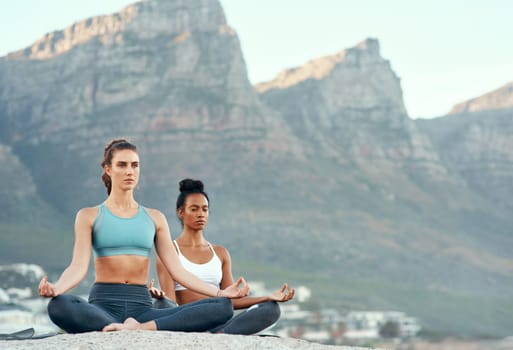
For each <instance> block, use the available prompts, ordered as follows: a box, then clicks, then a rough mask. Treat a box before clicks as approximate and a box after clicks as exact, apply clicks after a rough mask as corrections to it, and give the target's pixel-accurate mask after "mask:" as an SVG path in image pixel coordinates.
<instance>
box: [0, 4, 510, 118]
mask: <svg viewBox="0 0 513 350" xmlns="http://www.w3.org/2000/svg"><path fill="white" fill-rule="evenodd" d="M169 1H171V0H169ZM132 2H133V1H130V0H87V1H86V0H82V1H69V0H45V1H43V0H16V1H2V5H3V6H2V9H1V11H0V30H1V33H2V40H0V56H3V55H5V54H6V53H8V52H11V51H15V50H18V49H22V48H24V47H26V46H29V45H30V44H31V43H33V42H34V41H36V40H37V39H38V38H40V37H41V36H43V35H44V34H45V33H47V32H51V31H54V30H58V29H63V28H65V27H66V26H69V25H71V24H73V23H74V22H76V21H79V20H81V19H84V18H87V17H91V16H95V15H101V14H109V13H112V12H116V11H118V10H120V9H121V8H123V7H124V6H126V5H128V4H130V3H132ZM6 3H9V5H6ZM221 4H222V5H223V8H224V10H225V13H226V16H227V20H228V23H229V24H230V25H231V26H232V27H233V28H234V29H235V30H236V31H237V33H238V35H239V38H240V41H241V45H242V51H243V53H244V57H245V60H246V64H247V67H248V74H249V79H250V81H251V82H252V83H258V82H261V81H265V80H270V79H272V78H273V77H274V76H275V75H276V74H278V73H279V72H280V71H281V70H283V69H286V68H291V67H295V66H299V65H302V64H304V63H306V62H307V61H309V60H311V59H315V58H318V57H321V56H325V55H330V54H334V53H336V52H339V51H341V50H343V49H345V48H349V47H352V46H354V45H356V44H357V43H358V42H360V41H362V40H364V39H365V38H369V37H372V38H376V39H378V40H379V42H380V45H381V55H382V56H383V57H384V58H385V59H388V60H390V62H391V65H392V68H393V69H394V71H395V72H396V74H397V75H398V76H399V77H400V78H401V85H402V88H403V93H404V99H405V104H406V108H407V110H408V112H409V114H410V116H411V117H412V118H417V117H434V116H439V115H443V114H445V113H446V112H448V111H449V110H450V108H451V107H452V106H453V105H454V104H456V103H458V102H461V101H463V100H466V99H469V98H472V97H475V96H478V95H481V94H483V93H486V92H489V91H491V90H494V89H496V88H499V87H500V86H502V85H504V84H506V83H508V82H511V81H513V45H512V42H513V24H512V19H511V14H512V13H513V1H509V0H429V1H428V0H424V1H420V0H418V1H415V0H388V1H383V0H221Z"/></svg>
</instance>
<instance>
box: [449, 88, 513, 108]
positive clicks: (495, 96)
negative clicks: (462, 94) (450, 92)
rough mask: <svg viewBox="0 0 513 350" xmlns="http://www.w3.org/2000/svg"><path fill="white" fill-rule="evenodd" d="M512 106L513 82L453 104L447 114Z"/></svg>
mask: <svg viewBox="0 0 513 350" xmlns="http://www.w3.org/2000/svg"><path fill="white" fill-rule="evenodd" d="M509 108H513V82H511V83H508V84H506V85H504V86H502V87H500V88H498V89H497V90H494V91H491V92H489V93H487V94H484V95H482V96H478V97H476V98H473V99H470V100H468V101H465V102H462V103H458V104H457V105H455V106H454V107H453V108H452V109H451V111H450V113H449V114H462V113H472V112H479V111H486V110H502V109H509Z"/></svg>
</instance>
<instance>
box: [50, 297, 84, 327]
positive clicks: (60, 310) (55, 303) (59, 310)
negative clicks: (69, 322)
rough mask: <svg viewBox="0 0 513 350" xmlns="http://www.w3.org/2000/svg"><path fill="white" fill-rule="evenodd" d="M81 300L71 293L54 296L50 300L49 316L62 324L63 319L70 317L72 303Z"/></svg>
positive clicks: (56, 322)
mask: <svg viewBox="0 0 513 350" xmlns="http://www.w3.org/2000/svg"><path fill="white" fill-rule="evenodd" d="M80 302H81V300H80V299H79V298H78V297H76V296H74V295H69V294H64V295H58V296H56V297H53V298H52V299H51V300H50V302H48V306H47V311H48V316H49V317H50V319H51V320H52V322H53V323H55V324H56V325H58V326H61V324H62V322H63V320H66V319H67V318H68V317H69V313H70V310H71V304H74V303H75V304H76V303H80Z"/></svg>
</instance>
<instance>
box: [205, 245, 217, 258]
mask: <svg viewBox="0 0 513 350" xmlns="http://www.w3.org/2000/svg"><path fill="white" fill-rule="evenodd" d="M207 244H208V246H209V247H210V250H211V251H212V253H214V256H215V255H217V254H216V251H215V250H214V247H213V246H212V244H210V242H207Z"/></svg>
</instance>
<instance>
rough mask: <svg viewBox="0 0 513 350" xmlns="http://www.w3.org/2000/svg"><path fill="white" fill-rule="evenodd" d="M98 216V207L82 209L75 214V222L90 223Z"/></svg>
mask: <svg viewBox="0 0 513 350" xmlns="http://www.w3.org/2000/svg"><path fill="white" fill-rule="evenodd" d="M97 216H98V207H89V208H82V209H80V210H79V211H78V212H77V216H76V220H77V221H86V222H90V223H92V222H93V221H94V220H95V219H96V217H97Z"/></svg>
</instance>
